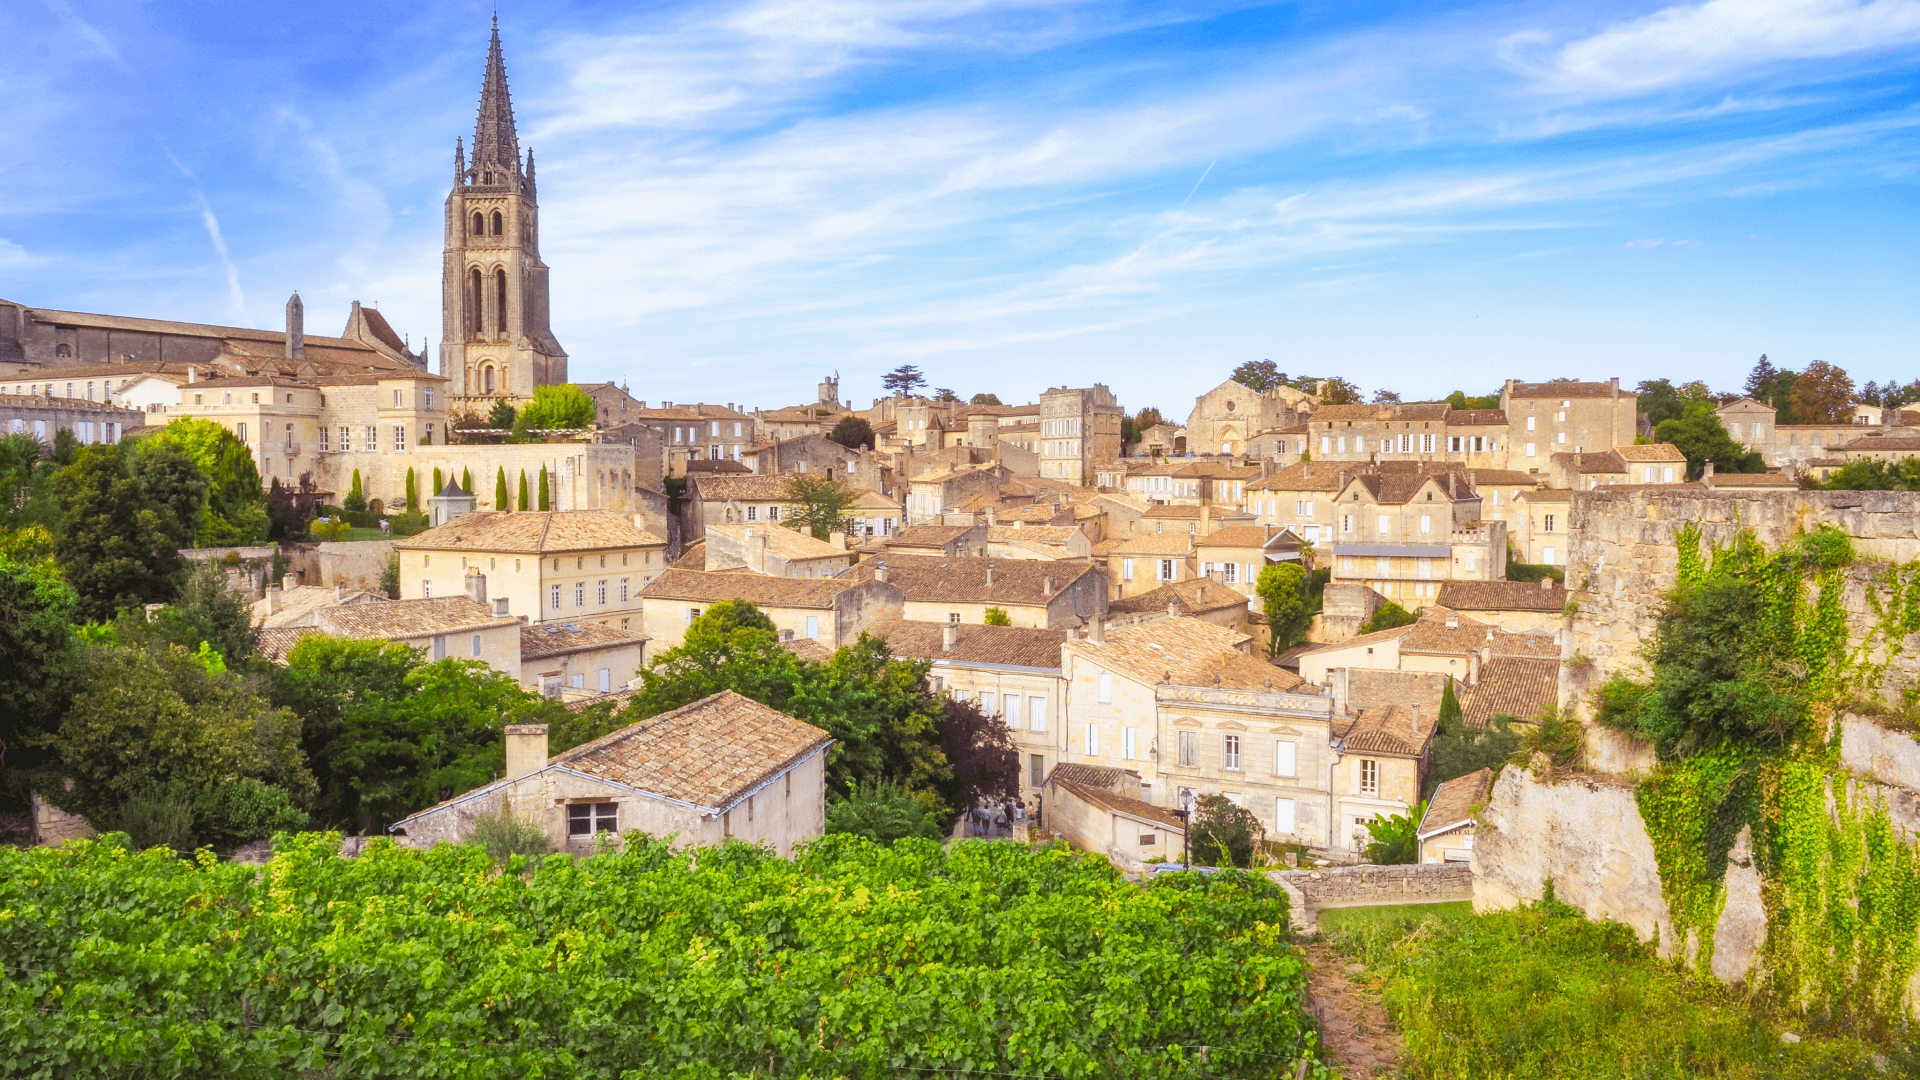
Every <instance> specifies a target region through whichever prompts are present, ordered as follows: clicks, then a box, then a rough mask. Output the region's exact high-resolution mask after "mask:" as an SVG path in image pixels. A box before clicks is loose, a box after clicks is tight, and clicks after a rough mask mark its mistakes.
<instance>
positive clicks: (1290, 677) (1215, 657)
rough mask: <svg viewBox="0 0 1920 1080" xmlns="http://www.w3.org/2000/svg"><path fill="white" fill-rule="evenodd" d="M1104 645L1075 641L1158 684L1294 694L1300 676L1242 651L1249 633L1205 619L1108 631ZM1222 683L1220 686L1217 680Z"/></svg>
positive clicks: (1078, 649) (1107, 663) (1103, 661)
mask: <svg viewBox="0 0 1920 1080" xmlns="http://www.w3.org/2000/svg"><path fill="white" fill-rule="evenodd" d="M1106 638H1107V640H1106V641H1105V642H1104V643H1095V642H1092V641H1069V642H1067V645H1066V648H1067V649H1068V650H1069V651H1071V652H1073V653H1074V654H1075V655H1078V656H1083V657H1085V658H1087V659H1088V660H1090V661H1092V662H1093V663H1096V664H1099V665H1101V666H1103V667H1106V668H1108V669H1110V670H1112V671H1115V672H1119V673H1120V674H1122V675H1125V676H1126V677H1127V678H1130V679H1132V680H1134V681H1135V682H1140V683H1144V684H1146V685H1148V686H1154V685H1157V684H1159V683H1162V682H1167V683H1172V684H1175V685H1179V686H1202V687H1212V686H1219V687H1224V688H1226V689H1230V690H1273V691H1276V692H1279V691H1288V690H1292V689H1294V688H1295V687H1297V686H1299V685H1301V683H1302V682H1303V681H1304V680H1302V679H1301V678H1300V676H1298V675H1295V674H1293V673H1292V672H1290V671H1286V670H1284V669H1282V668H1277V667H1274V666H1273V665H1272V664H1268V663H1266V662H1264V661H1261V660H1256V659H1254V658H1253V657H1251V656H1248V655H1247V654H1246V653H1243V652H1241V651H1240V650H1239V648H1238V646H1239V645H1240V643H1241V642H1243V641H1245V640H1247V637H1246V635H1245V634H1242V633H1239V632H1238V631H1234V630H1228V629H1227V628H1226V627H1223V626H1215V625H1214V624H1212V623H1210V622H1202V621H1201V620H1199V619H1162V620H1161V621H1159V622H1151V623H1142V624H1141V625H1139V626H1125V627H1121V628H1119V629H1115V630H1108V631H1107V633H1106ZM1216 679H1217V680H1218V681H1217V682H1216V681H1215V680H1216Z"/></svg>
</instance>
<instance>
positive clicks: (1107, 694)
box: [1095, 671, 1113, 705]
mask: <svg viewBox="0 0 1920 1080" xmlns="http://www.w3.org/2000/svg"><path fill="white" fill-rule="evenodd" d="M1095 683H1096V684H1097V685H1098V686H1099V688H1100V689H1099V694H1098V695H1097V696H1096V698H1095V700H1096V701H1098V702H1099V703H1100V704H1102V705H1111V704H1113V673H1112V672H1110V671H1103V672H1101V673H1100V674H1099V676H1098V677H1097V678H1096V679H1095Z"/></svg>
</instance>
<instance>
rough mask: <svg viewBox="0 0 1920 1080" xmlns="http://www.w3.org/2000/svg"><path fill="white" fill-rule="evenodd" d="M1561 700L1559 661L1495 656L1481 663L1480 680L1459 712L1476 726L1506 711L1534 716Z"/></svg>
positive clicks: (1514, 714)
mask: <svg viewBox="0 0 1920 1080" xmlns="http://www.w3.org/2000/svg"><path fill="white" fill-rule="evenodd" d="M1559 700H1560V661H1559V660H1557V659H1555V660H1547V659H1538V658H1527V657H1519V656H1496V657H1494V658H1493V659H1492V660H1489V661H1487V662H1486V663H1484V664H1481V665H1480V681H1479V682H1478V683H1476V684H1474V685H1473V686H1471V687H1468V688H1467V692H1466V694H1465V695H1463V696H1462V697H1461V699H1460V712H1461V714H1462V715H1463V716H1465V717H1466V721H1467V723H1469V724H1472V725H1473V726H1474V727H1486V726H1487V722H1488V721H1489V720H1491V719H1492V718H1493V717H1494V716H1496V715H1499V714H1501V713H1505V714H1507V715H1509V716H1515V717H1518V718H1520V719H1522V720H1532V719H1533V718H1534V717H1536V716H1538V715H1540V711H1541V710H1542V709H1545V708H1546V707H1547V706H1549V705H1553V704H1557V703H1558V702H1559Z"/></svg>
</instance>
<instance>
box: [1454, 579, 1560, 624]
mask: <svg viewBox="0 0 1920 1080" xmlns="http://www.w3.org/2000/svg"><path fill="white" fill-rule="evenodd" d="M1567 597H1568V593H1567V590H1566V588H1565V587H1563V586H1559V585H1558V584H1557V583H1555V582H1554V581H1553V580H1552V579H1548V580H1546V581H1541V582H1532V581H1449V582H1447V583H1446V584H1444V585H1442V586H1440V595H1439V596H1437V597H1435V598H1434V603H1435V604H1436V605H1438V606H1440V607H1443V608H1451V609H1453V610H1454V611H1548V612H1552V613H1554V614H1556V615H1558V614H1559V613H1560V612H1561V611H1562V610H1564V609H1565V608H1566V606H1567Z"/></svg>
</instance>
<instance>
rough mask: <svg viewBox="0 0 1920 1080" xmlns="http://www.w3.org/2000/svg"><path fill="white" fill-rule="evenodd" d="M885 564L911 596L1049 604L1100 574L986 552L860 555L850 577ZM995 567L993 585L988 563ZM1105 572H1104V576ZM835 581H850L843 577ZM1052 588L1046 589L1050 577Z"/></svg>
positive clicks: (891, 580) (866, 575)
mask: <svg viewBox="0 0 1920 1080" xmlns="http://www.w3.org/2000/svg"><path fill="white" fill-rule="evenodd" d="M881 566H885V567H886V568H887V584H889V585H895V586H898V587H899V588H900V589H901V590H902V591H903V592H905V593H906V598H907V599H908V600H945V601H953V602H957V603H963V604H1020V605H1024V606H1029V607H1031V606H1035V605H1045V604H1050V603H1052V602H1053V599H1054V597H1057V596H1059V595H1060V594H1061V593H1062V592H1065V591H1066V590H1067V589H1069V588H1071V587H1072V586H1073V585H1074V584H1075V583H1076V582H1078V581H1080V579H1081V578H1083V577H1086V576H1087V575H1089V574H1096V573H1099V571H1096V570H1095V569H1094V568H1093V567H1092V566H1091V565H1088V564H1086V563H1077V562H1051V561H1043V560H1038V559H995V558H990V557H987V556H984V555H955V556H951V557H949V556H943V555H895V554H892V553H888V554H885V555H877V556H873V557H870V558H866V559H862V560H861V561H860V563H859V565H857V566H855V567H854V568H853V571H852V573H851V575H850V577H851V578H852V579H854V580H860V581H865V580H869V579H871V578H872V577H873V573H874V570H875V569H877V568H878V567H881ZM989 566H991V567H993V584H991V585H989V584H987V568H988V567H989ZM1102 576H1103V577H1104V575H1102ZM835 580H847V579H846V578H840V579H835ZM1049 580H1051V581H1052V583H1053V591H1052V592H1051V593H1049V592H1045V591H1044V590H1045V588H1046V584H1047V582H1048V581H1049Z"/></svg>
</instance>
